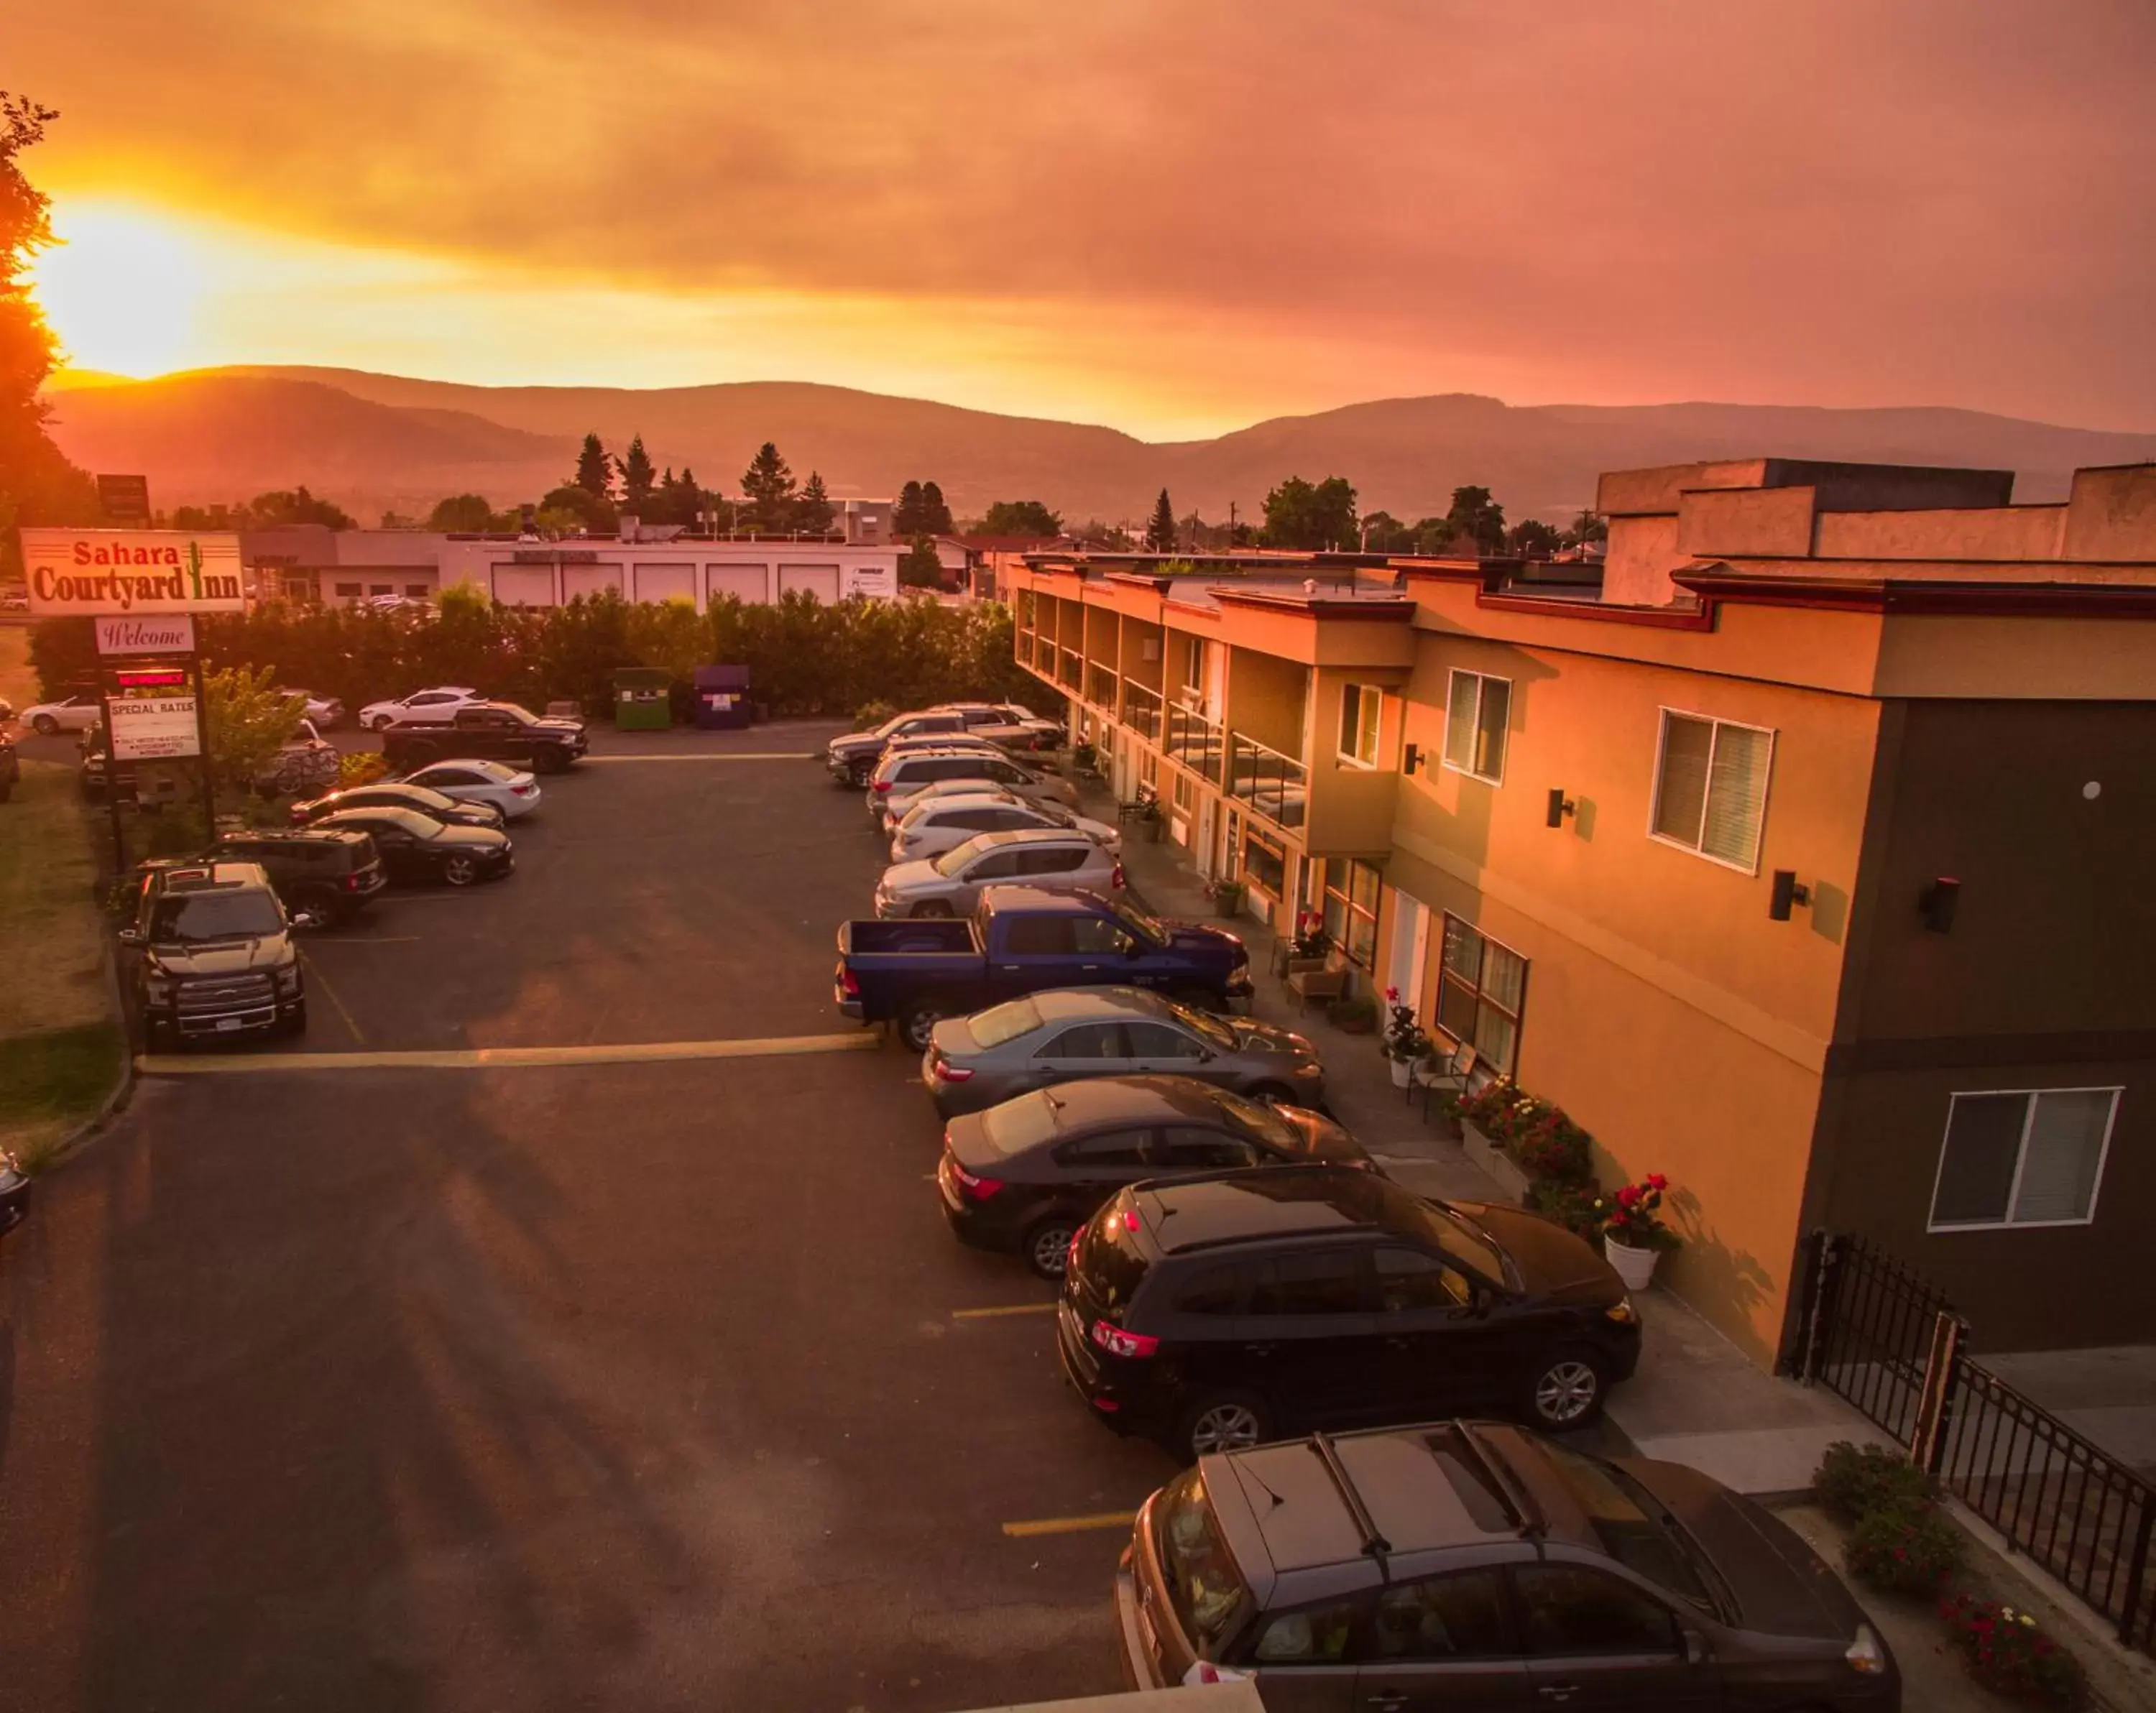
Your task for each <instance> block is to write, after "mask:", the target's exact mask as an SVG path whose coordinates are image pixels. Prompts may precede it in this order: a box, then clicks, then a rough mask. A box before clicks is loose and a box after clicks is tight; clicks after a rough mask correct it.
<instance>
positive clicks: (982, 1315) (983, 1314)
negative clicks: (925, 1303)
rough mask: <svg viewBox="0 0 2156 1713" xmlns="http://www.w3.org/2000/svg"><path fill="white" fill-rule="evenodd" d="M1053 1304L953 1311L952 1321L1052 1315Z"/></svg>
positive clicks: (1012, 1304)
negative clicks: (1008, 1316)
mask: <svg viewBox="0 0 2156 1713" xmlns="http://www.w3.org/2000/svg"><path fill="white" fill-rule="evenodd" d="M1054 1313H1055V1304H1054V1303H1004V1304H1002V1305H999V1306H998V1307H996V1308H993V1309H953V1310H951V1318H952V1320H954V1321H990V1320H993V1319H995V1318H996V1317H997V1316H1001V1315H1052V1314H1054Z"/></svg>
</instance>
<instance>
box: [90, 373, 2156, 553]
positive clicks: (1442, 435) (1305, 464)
mask: <svg viewBox="0 0 2156 1713" xmlns="http://www.w3.org/2000/svg"><path fill="white" fill-rule="evenodd" d="M50 402H51V403H52V404H53V406H54V419H53V422H52V425H51V426H52V432H53V434H54V439H56V440H58V442H59V444H60V446H61V447H62V448H63V449H64V450H65V451H66V453H67V454H68V455H69V457H70V458H72V459H74V461H75V462H76V463H77V464H80V465H82V466H83V467H84V468H85V469H90V470H94V471H103V472H126V473H130V474H135V473H140V474H146V475H147V476H148V477H149V479H150V484H151V498H152V500H153V502H154V503H155V504H156V505H158V506H160V507H169V506H172V505H188V504H204V503H211V502H215V501H218V500H243V499H246V498H249V497H250V496H252V495H255V494H258V493H261V492H264V491H265V490H269V489H273V488H290V487H294V486H296V485H300V484H301V483H305V485H307V486H308V487H309V488H310V489H311V490H313V491H314V492H315V493H316V494H319V495H324V496H326V497H327V498H330V499H332V500H336V501H337V502H338V503H339V504H340V505H342V506H344V508H345V509H346V510H347V511H350V512H352V514H353V515H355V516H357V517H360V518H362V519H363V520H365V521H369V522H372V521H373V519H374V518H375V516H376V515H377V514H378V513H380V512H382V511H384V510H395V511H398V512H401V513H403V514H405V515H425V513H426V512H427V511H428V510H429V509H430V508H431V507H432V505H434V501H435V500H438V499H439V498H441V497H442V496H443V495H446V494H455V493H463V492H475V493H480V494H484V495H486V497H487V498H488V499H489V500H491V501H493V502H494V504H495V505H497V506H501V505H511V504H515V503H517V502H520V501H523V500H533V499H536V498H537V497H538V496H539V495H541V494H542V493H543V492H544V491H545V490H547V489H548V488H550V487H552V486H554V485H557V483H560V482H562V481H565V480H567V478H568V474H569V472H570V470H571V469H572V466H573V464H574V463H575V459H576V453H577V446H578V444H580V442H581V441H582V439H583V435H584V434H585V433H587V432H588V431H596V432H597V433H598V434H599V435H600V436H601V437H602V438H603V439H604V440H605V441H606V443H607V445H608V448H609V449H611V450H613V451H616V452H619V451H622V450H624V449H625V448H626V446H627V444H628V442H629V438H630V436H631V435H633V434H639V433H640V434H642V435H643V437H644V445H645V447H646V449H648V450H649V453H650V455H651V458H652V460H653V462H654V464H660V465H662V466H665V465H671V466H675V467H677V468H678V467H679V466H681V465H684V464H687V465H690V466H693V467H694V468H695V469H696V473H697V474H698V476H699V478H700V479H701V481H702V482H703V484H704V485H706V487H710V488H720V489H723V490H726V491H729V492H731V491H732V490H733V487H734V484H735V482H736V480H737V477H738V475H739V473H740V471H741V470H742V468H743V467H744V466H745V465H746V464H747V462H748V460H749V458H750V456H751V454H753V453H754V451H755V449H756V448H757V446H758V445H759V444H762V442H763V441H766V440H773V441H776V442H777V443H778V448H779V449H780V451H781V452H782V453H783V454H785V456H786V458H787V459H788V462H789V463H790V464H792V465H793V470H794V472H795V474H797V475H799V476H803V477H805V476H806V475H807V474H808V472H809V471H810V470H811V469H815V470H819V471H820V472H821V473H822V474H823V476H824V482H825V485H827V487H828V488H829V490H830V491H831V493H832V494H833V495H834V496H838V497H845V496H849V495H867V496H875V497H884V496H888V495H893V494H896V492H897V490H898V489H899V487H900V486H901V484H903V483H905V482H906V481H907V480H924V481H925V480H935V481H937V482H938V483H940V484H941V485H942V489H943V492H944V495H945V497H946V498H947V500H949V502H950V504H951V505H952V509H953V510H955V511H956V512H957V513H958V514H959V515H961V516H965V515H969V514H978V513H979V512H980V511H981V510H983V509H984V508H985V507H986V506H987V505H988V503H989V502H990V501H991V500H1035V499H1037V500H1045V501H1046V502H1047V504H1048V505H1050V507H1051V508H1052V509H1054V510H1057V511H1059V512H1061V513H1062V514H1063V515H1065V517H1068V518H1070V519H1072V520H1074V521H1078V520H1084V519H1087V518H1101V519H1106V520H1108V521H1118V520H1127V519H1142V517H1143V516H1144V515H1146V514H1147V511H1149V510H1151V507H1152V499H1153V496H1154V495H1155V494H1157V493H1158V491H1159V490H1160V489H1162V488H1163V487H1165V488H1167V489H1168V490H1169V492H1170V494H1171V495H1173V500H1174V503H1175V506H1176V510H1178V513H1181V514H1183V515H1188V513H1189V512H1190V511H1191V510H1193V508H1195V509H1196V510H1198V511H1199V513H1200V514H1201V515H1204V516H1205V517H1206V518H1208V519H1220V518H1224V517H1225V516H1226V515H1227V512H1228V508H1229V505H1230V504H1231V503H1232V504H1233V505H1235V508H1236V510H1237V514H1238V515H1240V516H1242V517H1245V518H1251V519H1255V518H1256V517H1257V516H1258V515H1259V514H1260V511H1261V509H1262V506H1263V504H1264V500H1265V494H1266V491H1267V490H1269V489H1270V488H1271V487H1273V486H1274V485H1276V484H1277V483H1278V482H1279V481H1280V480H1281V479H1282V478H1284V477H1286V476H1291V475H1301V476H1304V477H1306V478H1308V479H1309V480H1312V481H1317V480H1322V479H1323V478H1324V477H1327V476H1329V475H1344V476H1346V477H1347V479H1348V480H1349V481H1350V482H1352V483H1353V485H1355V487H1356V489H1357V490H1358V495H1359V497H1360V503H1361V506H1362V509H1363V510H1364V511H1365V512H1366V513H1367V512H1368V511H1371V510H1378V509H1383V510H1386V511H1389V512H1390V513H1392V514H1393V515H1394V516H1396V517H1400V518H1405V519H1413V518H1416V517H1421V516H1426V515H1432V514H1435V513H1442V512H1443V511H1444V510H1445V508H1446V506H1447V505H1448V504H1449V503H1450V495H1451V491H1452V490H1453V489H1454V488H1455V486H1457V485H1460V484H1462V483H1478V484H1480V485H1482V486H1484V487H1486V488H1488V489H1489V490H1491V493H1492V494H1493V495H1495V496H1496V499H1497V500H1498V501H1499V502H1500V503H1501V504H1502V505H1504V507H1505V510H1506V512H1507V515H1508V516H1511V517H1513V518H1521V517H1543V518H1546V519H1548V520H1550V521H1553V522H1562V521H1564V520H1566V519H1568V518H1569V517H1570V516H1571V515H1572V514H1573V513H1574V512H1576V511H1577V510H1579V509H1580V507H1582V506H1583V505H1589V504H1590V503H1591V502H1592V501H1593V500H1594V482H1595V477H1596V476H1597V475H1598V474H1599V473H1600V472H1601V471H1603V470H1605V469H1627V468H1631V467H1635V466H1641V465H1648V464H1678V463H1683V462H1686V461H1688V460H1691V459H1703V458H1743V457H1757V456H1763V455H1780V456H1785V457H1792V458H1823V459H1851V460H1857V461H1864V462H1877V463H1886V464H1960V465H1970V466H1976V467H1979V468H1985V469H2011V470H2014V471H2015V472H2016V474H2017V478H2018V480H2017V481H2016V484H2015V497H2016V498H2017V499H2020V500H2045V499H2055V498H2058V497H2061V495H2063V494H2064V493H2065V491H2066V480H2067V478H2068V476H2069V475H2070V474H2071V472H2072V471H2073V470H2074V469H2076V468H2077V467H2079V466H2082V465H2087V464H2126V463H2133V462H2138V461H2140V460H2143V459H2156V433H2148V434H2132V433H2110V432H2105V431H2100V430H2096V429H2088V428H2066V427H2060V426H2056V425H2054V424H2051V423H2036V422H2029V421H2024V420H2021V419H2020V418H2013V417H2004V416H1993V415H1989V414H1986V413H1983V412H1979V411H1969V410H1957V409H1944V408H1928V407H1897V408H1875V409H1836V408H1815V407H1809V406H1801V407H1800V406H1788V405H1750V404H1711V403H1691V404H1655V405H1572V404H1549V405H1533V406H1515V405H1508V404H1506V403H1504V402H1503V401H1501V400H1500V399H1496V398H1486V397H1478V396H1476V395H1473V394H1468V393H1441V394H1437V395H1435V396H1432V397H1421V398H1388V399H1378V400H1373V401H1372V402H1370V403H1363V404H1351V405H1347V406H1343V407H1342V408H1339V409H1337V410H1328V411H1321V412H1318V413H1314V414H1312V415H1308V416H1293V417H1276V418H1272V419H1270V420H1269V421H1266V422H1261V423H1254V424H1252V425H1251V426H1250V427H1249V428H1239V429H1236V430H1235V431H1234V432H1232V433H1225V434H1222V435H1219V436H1218V437H1217V438H1215V439H1209V440H1186V441H1172V442H1147V441H1144V440H1140V439H1136V438H1135V437H1133V436H1132V435H1129V434H1126V433H1122V432H1121V431H1119V430H1117V429H1114V428H1101V427H1095V426H1089V425H1086V424H1082V423H1060V422H1051V421H1046V420H1042V419H1039V418H1030V417H1015V416H1002V415H997V414H994V413H989V412H985V411H974V410H964V409H961V408H958V407H957V406H954V405H947V404H938V403H932V402H930V401H927V400H923V399H913V398H896V397H887V396H885V395H883V394H880V393H874V392H856V391H854V390H851V389H850V388H847V387H827V386H820V385H814V384H809V383H806V382H736V383H729V384H725V385H718V386H708V387H661V388H655V389H648V390H638V389H631V388H627V387H477V386H467V385H462V384H459V383H455V382H444V381H425V380H415V379H410V378H407V377H401V376H395V375H377V374H370V373H367V372H363V371H360V370H354V369H332V368H311V367H234V368H221V369H203V370H194V371H190V372H184V373H180V374H175V375H169V376H165V377H160V378H158V379H155V380H148V381H129V380H125V379H121V378H120V377H110V376H95V375H76V376H62V377H59V378H58V379H57V380H56V381H55V383H54V387H53V389H52V391H51V396H50Z"/></svg>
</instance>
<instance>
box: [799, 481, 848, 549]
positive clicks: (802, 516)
mask: <svg viewBox="0 0 2156 1713" xmlns="http://www.w3.org/2000/svg"><path fill="white" fill-rule="evenodd" d="M838 516H839V510H838V508H837V507H836V506H834V505H832V504H831V496H830V495H828V494H826V493H825V492H824V477H823V474H822V473H821V472H820V471H818V470H811V471H809V472H808V480H807V481H806V482H804V483H803V485H802V487H801V493H800V495H799V497H798V499H796V500H794V502H793V527H794V528H796V529H797V530H799V531H801V532H802V533H803V535H808V536H820V535H824V534H825V533H827V532H828V531H829V529H830V527H831V526H832V525H833V524H834V523H835V522H836V521H838Z"/></svg>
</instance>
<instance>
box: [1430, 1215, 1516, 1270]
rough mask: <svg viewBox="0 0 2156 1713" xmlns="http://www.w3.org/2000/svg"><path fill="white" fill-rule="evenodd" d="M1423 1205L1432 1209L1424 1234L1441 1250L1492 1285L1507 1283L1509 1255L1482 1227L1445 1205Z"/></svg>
mask: <svg viewBox="0 0 2156 1713" xmlns="http://www.w3.org/2000/svg"><path fill="white" fill-rule="evenodd" d="M1422 1205H1423V1207H1424V1208H1426V1209H1427V1210H1428V1223H1427V1224H1425V1225H1424V1234H1425V1235H1426V1236H1428V1237H1430V1239H1433V1240H1434V1241H1435V1243H1436V1244H1437V1246H1438V1247H1439V1248H1440V1249H1443V1250H1444V1251H1445V1254H1448V1255H1450V1256H1451V1257H1452V1259H1454V1260H1455V1261H1457V1262H1459V1263H1460V1265H1461V1266H1463V1267H1465V1268H1466V1269H1468V1271H1470V1272H1471V1273H1475V1274H1479V1275H1481V1277H1482V1278H1484V1279H1486V1280H1489V1281H1490V1283H1491V1284H1492V1285H1502V1284H1504V1283H1505V1252H1504V1251H1503V1250H1502V1249H1499V1248H1498V1247H1497V1245H1496V1244H1494V1243H1492V1242H1491V1240H1490V1239H1489V1238H1488V1237H1486V1236H1485V1235H1484V1234H1483V1233H1482V1231H1481V1228H1479V1227H1478V1226H1476V1225H1475V1224H1473V1223H1471V1222H1470V1221H1468V1220H1466V1219H1463V1218H1460V1215H1459V1214H1457V1213H1454V1212H1453V1211H1452V1209H1451V1208H1447V1207H1445V1205H1444V1204H1443V1203H1432V1202H1425V1203H1423V1204H1422Z"/></svg>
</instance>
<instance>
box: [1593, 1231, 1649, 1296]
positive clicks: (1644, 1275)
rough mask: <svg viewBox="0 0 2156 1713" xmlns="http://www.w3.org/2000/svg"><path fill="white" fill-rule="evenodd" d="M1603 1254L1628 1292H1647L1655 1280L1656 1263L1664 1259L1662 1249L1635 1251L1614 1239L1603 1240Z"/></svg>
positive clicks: (1628, 1245) (1605, 1238)
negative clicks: (1623, 1282)
mask: <svg viewBox="0 0 2156 1713" xmlns="http://www.w3.org/2000/svg"><path fill="white" fill-rule="evenodd" d="M1602 1253H1603V1254H1604V1255H1606V1256H1608V1257H1609V1264H1610V1265H1611V1266H1613V1267H1614V1268H1615V1269H1617V1276H1618V1277H1619V1278H1620V1279H1621V1280H1624V1281H1625V1290H1645V1289H1646V1288H1647V1287H1648V1286H1649V1285H1651V1284H1653V1283H1654V1280H1655V1262H1657V1261H1659V1260H1661V1258H1662V1255H1661V1250H1660V1249H1634V1248H1633V1247H1632V1246H1631V1244H1622V1243H1620V1242H1618V1241H1617V1239H1615V1238H1614V1237H1609V1236H1604V1238H1603V1239H1602Z"/></svg>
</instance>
